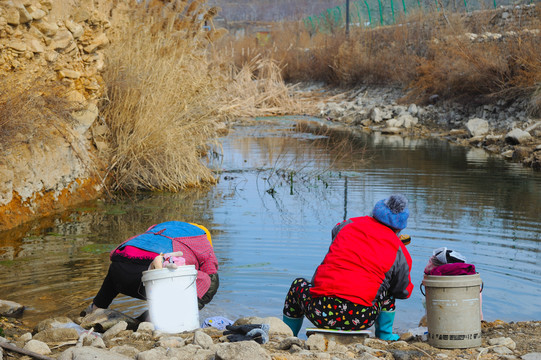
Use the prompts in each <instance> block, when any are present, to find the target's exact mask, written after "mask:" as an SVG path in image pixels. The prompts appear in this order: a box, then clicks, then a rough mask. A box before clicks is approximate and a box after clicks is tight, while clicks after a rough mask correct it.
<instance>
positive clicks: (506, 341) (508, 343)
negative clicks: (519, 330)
mask: <svg viewBox="0 0 541 360" xmlns="http://www.w3.org/2000/svg"><path fill="white" fill-rule="evenodd" d="M488 343H489V345H491V346H505V347H508V348H509V349H511V350H515V349H516V348H517V344H516V343H515V342H514V341H513V339H511V338H509V337H499V338H492V339H488Z"/></svg>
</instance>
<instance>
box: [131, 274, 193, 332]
mask: <svg viewBox="0 0 541 360" xmlns="http://www.w3.org/2000/svg"><path fill="white" fill-rule="evenodd" d="M196 278H197V270H195V266H193V265H185V266H179V267H178V268H177V269H168V268H163V269H154V270H148V271H143V277H142V279H141V280H142V282H143V285H144V286H145V291H146V296H147V302H148V312H149V315H150V321H152V323H153V324H154V326H155V328H156V329H157V330H160V331H163V332H166V333H179V332H182V331H191V330H194V329H196V328H198V327H199V307H198V303H197V288H196V284H195V281H196Z"/></svg>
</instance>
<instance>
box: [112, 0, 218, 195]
mask: <svg viewBox="0 0 541 360" xmlns="http://www.w3.org/2000/svg"><path fill="white" fill-rule="evenodd" d="M196 5H197V4H196V3H194V2H192V3H191V5H189V6H188V8H186V9H185V7H186V6H187V3H186V2H184V1H175V2H172V3H168V4H164V3H162V2H160V1H154V2H152V3H151V4H150V5H149V6H148V7H145V6H141V5H139V4H136V3H135V2H134V4H132V9H133V10H132V12H131V13H130V14H129V20H128V22H127V23H125V24H123V26H122V31H117V32H115V36H114V38H113V45H112V46H110V48H109V50H108V53H107V57H108V62H109V63H108V68H107V71H106V73H105V74H104V79H105V81H106V83H107V86H108V89H109V90H108V98H107V101H106V102H104V104H103V114H104V117H105V119H106V122H107V125H108V126H109V129H110V140H111V143H112V146H113V149H114V154H113V156H112V158H111V160H110V166H109V169H108V177H109V179H110V180H111V182H112V185H111V189H112V190H115V191H118V190H121V191H133V190H138V189H149V190H170V191H178V190H180V189H183V188H185V187H188V186H196V185H200V184H202V183H205V182H214V181H215V179H214V177H213V174H212V173H211V171H210V170H209V169H208V168H207V167H206V166H205V164H203V163H202V161H201V154H202V153H203V152H204V151H205V148H206V146H207V145H208V144H209V142H211V141H212V139H214V138H216V136H217V122H218V121H219V120H220V119H219V116H218V110H219V109H218V104H217V99H218V98H219V90H220V86H221V84H220V81H221V79H222V77H221V76H220V74H217V73H216V72H215V71H213V70H212V69H211V68H209V66H208V63H207V60H206V57H205V46H206V45H207V44H208V43H207V40H205V38H204V35H203V33H202V30H201V24H200V23H199V24H197V23H194V22H193V18H192V17H191V16H193V15H194V14H196V13H197V14H199V13H200V12H201V11H203V9H200V8H198V7H197V6H196ZM180 9H184V10H185V13H186V16H184V17H180V16H178V13H179V10H180Z"/></svg>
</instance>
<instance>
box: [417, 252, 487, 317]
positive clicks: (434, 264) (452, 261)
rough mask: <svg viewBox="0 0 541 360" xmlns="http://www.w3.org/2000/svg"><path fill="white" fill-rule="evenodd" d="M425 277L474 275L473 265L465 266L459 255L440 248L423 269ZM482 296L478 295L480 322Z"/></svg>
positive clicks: (464, 259)
mask: <svg viewBox="0 0 541 360" xmlns="http://www.w3.org/2000/svg"><path fill="white" fill-rule="evenodd" d="M425 274H426V275H434V276H453V275H475V274H476V272H475V265H473V264H466V258H465V257H464V256H462V255H461V254H460V253H458V252H456V251H454V250H450V249H447V248H446V247H441V248H438V249H436V250H434V252H433V253H432V256H431V257H430V259H429V260H428V264H426V267H425ZM482 295H483V294H482V293H480V294H479V304H480V312H481V320H483V310H482V306H483V305H482V304H483V296H482Z"/></svg>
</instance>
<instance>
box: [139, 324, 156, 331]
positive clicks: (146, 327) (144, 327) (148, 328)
mask: <svg viewBox="0 0 541 360" xmlns="http://www.w3.org/2000/svg"><path fill="white" fill-rule="evenodd" d="M155 329H156V327H155V326H154V324H153V323H151V322H148V321H144V322H142V323H140V324H139V326H138V327H137V332H150V333H152V332H153V331H154V330H155Z"/></svg>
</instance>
